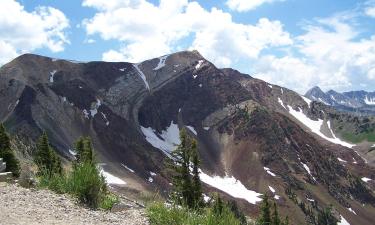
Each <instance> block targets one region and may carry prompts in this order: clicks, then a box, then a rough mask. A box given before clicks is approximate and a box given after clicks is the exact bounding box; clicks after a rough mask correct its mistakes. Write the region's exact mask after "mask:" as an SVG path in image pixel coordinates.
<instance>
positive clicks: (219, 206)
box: [212, 194, 224, 216]
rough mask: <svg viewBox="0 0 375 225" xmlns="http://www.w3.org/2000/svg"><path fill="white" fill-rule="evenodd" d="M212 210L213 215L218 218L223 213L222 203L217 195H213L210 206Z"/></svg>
mask: <svg viewBox="0 0 375 225" xmlns="http://www.w3.org/2000/svg"><path fill="white" fill-rule="evenodd" d="M212 209H213V211H214V213H215V215H217V216H220V215H221V214H222V213H223V210H224V202H223V200H222V199H221V197H220V196H219V194H216V195H215V200H214V205H213V206H212Z"/></svg>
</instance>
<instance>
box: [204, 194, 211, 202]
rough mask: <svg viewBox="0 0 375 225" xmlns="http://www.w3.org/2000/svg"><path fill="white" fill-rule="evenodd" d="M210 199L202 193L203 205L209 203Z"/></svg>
mask: <svg viewBox="0 0 375 225" xmlns="http://www.w3.org/2000/svg"><path fill="white" fill-rule="evenodd" d="M210 199H211V197H210V196H208V195H206V194H204V193H203V201H204V202H205V203H208V202H209V201H210Z"/></svg>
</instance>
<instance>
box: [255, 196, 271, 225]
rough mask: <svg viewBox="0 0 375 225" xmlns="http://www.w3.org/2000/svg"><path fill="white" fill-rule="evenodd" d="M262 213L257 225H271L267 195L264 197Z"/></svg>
mask: <svg viewBox="0 0 375 225" xmlns="http://www.w3.org/2000/svg"><path fill="white" fill-rule="evenodd" d="M260 211H261V212H260V217H259V218H258V221H257V225H271V224H272V223H271V222H272V221H271V209H270V203H269V201H268V195H267V194H265V195H264V197H263V201H262V205H261V207H260Z"/></svg>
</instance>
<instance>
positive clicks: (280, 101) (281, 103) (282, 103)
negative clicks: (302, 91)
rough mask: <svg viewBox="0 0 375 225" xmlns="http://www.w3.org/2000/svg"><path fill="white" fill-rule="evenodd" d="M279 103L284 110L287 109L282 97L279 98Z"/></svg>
mask: <svg viewBox="0 0 375 225" xmlns="http://www.w3.org/2000/svg"><path fill="white" fill-rule="evenodd" d="M277 101H278V102H279V103H280V105H281V106H282V107H284V109H286V107H285V105H284V102H283V100H281V98H280V97H278V98H277Z"/></svg>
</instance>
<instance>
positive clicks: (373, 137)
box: [342, 132, 375, 143]
mask: <svg viewBox="0 0 375 225" xmlns="http://www.w3.org/2000/svg"><path fill="white" fill-rule="evenodd" d="M342 137H343V138H344V139H345V140H347V141H350V142H352V143H360V142H362V141H365V140H366V141H369V142H375V133H374V132H366V133H360V134H353V133H348V132H344V133H342Z"/></svg>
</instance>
